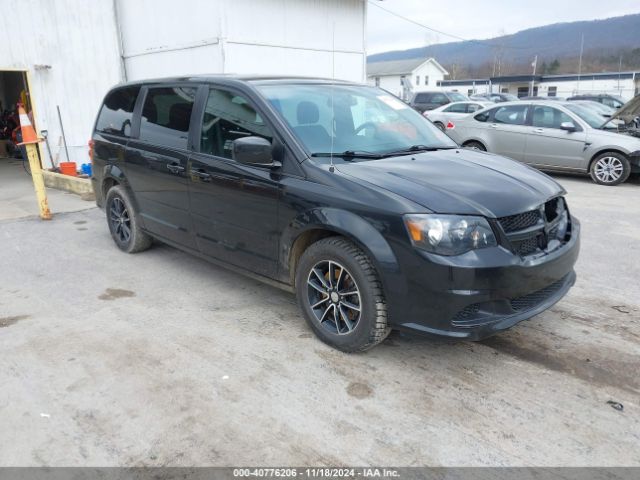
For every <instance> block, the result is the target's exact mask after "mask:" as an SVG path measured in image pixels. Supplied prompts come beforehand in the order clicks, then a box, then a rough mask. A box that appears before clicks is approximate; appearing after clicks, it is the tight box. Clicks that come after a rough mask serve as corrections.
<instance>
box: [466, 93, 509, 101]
mask: <svg viewBox="0 0 640 480" xmlns="http://www.w3.org/2000/svg"><path fill="white" fill-rule="evenodd" d="M469 98H471V100H482V101H489V102H494V103H502V102H515V101H516V100H518V97H516V96H515V95H511V94H510V93H476V94H474V95H471V97H469Z"/></svg>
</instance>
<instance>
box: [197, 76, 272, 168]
mask: <svg viewBox="0 0 640 480" xmlns="http://www.w3.org/2000/svg"><path fill="white" fill-rule="evenodd" d="M251 136H257V137H262V138H265V139H267V140H268V141H270V142H271V141H272V140H273V134H272V133H271V130H270V129H269V127H268V126H267V125H266V124H265V123H264V121H263V120H262V117H260V115H259V114H258V112H256V110H255V109H254V108H253V107H252V106H251V105H250V104H249V102H248V101H247V99H245V98H244V97H243V96H241V95H238V94H236V93H233V92H230V91H227V90H219V89H216V88H212V89H211V90H209V97H208V98H207V104H206V106H205V109H204V117H203V119H202V131H201V134H200V151H201V152H202V153H208V154H209V155H215V156H216V157H223V158H232V146H233V141H234V140H237V139H238V138H243V137H251Z"/></svg>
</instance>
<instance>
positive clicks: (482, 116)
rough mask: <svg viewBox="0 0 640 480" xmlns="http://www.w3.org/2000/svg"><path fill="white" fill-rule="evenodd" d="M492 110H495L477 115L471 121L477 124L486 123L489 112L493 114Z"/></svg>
mask: <svg viewBox="0 0 640 480" xmlns="http://www.w3.org/2000/svg"><path fill="white" fill-rule="evenodd" d="M494 110H495V108H494V109H493V110H487V111H486V112H482V113H479V114H477V115H476V116H475V117H473V119H474V120H475V121H477V122H487V121H488V120H489V117H490V116H491V112H493V111H494Z"/></svg>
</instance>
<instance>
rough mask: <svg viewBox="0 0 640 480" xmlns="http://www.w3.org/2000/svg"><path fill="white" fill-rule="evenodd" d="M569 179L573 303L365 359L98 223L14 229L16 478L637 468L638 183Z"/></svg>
mask: <svg viewBox="0 0 640 480" xmlns="http://www.w3.org/2000/svg"><path fill="white" fill-rule="evenodd" d="M558 180H559V181H560V182H561V183H563V184H564V185H565V186H566V188H567V189H568V190H569V193H570V194H569V197H568V198H569V205H570V207H571V208H572V210H573V212H574V213H575V214H576V215H578V216H579V217H580V218H581V220H582V222H583V248H582V254H581V258H580V261H579V264H578V266H577V271H578V276H579V280H578V283H577V284H576V287H575V288H574V289H573V290H572V291H571V293H570V294H569V295H568V296H567V297H566V299H564V300H563V301H562V302H560V303H559V304H558V305H556V306H555V307H554V308H553V309H551V310H550V311H548V312H546V313H544V314H542V315H540V316H538V317H536V318H535V319H533V320H531V321H528V322H525V323H522V324H520V325H519V326H517V327H516V328H514V329H512V330H511V331H509V332H507V333H505V334H502V335H500V336H498V337H494V338H492V339H489V340H487V341H485V342H483V343H455V342H443V341H437V340H432V339H412V338H406V337H403V336H400V335H397V334H394V335H392V336H391V337H390V338H389V339H388V340H387V341H386V342H385V343H384V344H382V345H381V346H379V347H378V348H376V349H374V350H372V351H370V352H368V353H365V354H359V355H346V354H342V353H340V352H337V351H334V350H331V349H330V348H328V347H326V346H325V345H324V344H322V343H320V342H319V341H317V340H316V339H315V338H314V337H313V336H312V335H311V332H310V330H309V329H308V328H307V327H306V325H305V324H304V322H303V321H302V319H301V317H300V315H299V313H298V310H297V307H296V305H295V304H294V299H293V297H292V296H291V295H289V294H287V293H284V292H281V291H279V290H276V289H273V288H271V287H269V286H265V285H262V284H259V283H256V282H254V281H252V280H248V279H246V278H244V277H241V276H238V275H236V274H234V273H230V272H228V271H226V270H224V269H221V268H218V267H215V266H212V265H209V264H207V263H205V262H202V261H200V260H198V259H196V258H193V257H191V256H188V255H186V254H183V253H181V252H179V251H177V250H174V249H172V248H169V247H166V246H158V247H156V248H154V249H152V250H150V251H148V252H145V253H143V254H139V255H133V256H127V255H125V254H122V253H120V252H119V251H118V250H117V249H116V248H115V247H114V246H113V244H112V242H111V239H110V237H109V235H108V231H107V226H106V223H105V221H104V218H103V212H101V211H100V210H97V209H91V210H85V211H82V212H76V213H68V214H60V215H57V216H56V217H55V218H54V220H53V221H51V222H41V221H39V220H37V219H36V218H25V219H19V220H4V221H0V252H1V253H0V352H1V361H0V385H1V388H0V445H2V448H0V465H3V466H6V465H44V464H47V465H91V466H93V465H100V466H104V465H194V464H199V465H238V464H244V465H246V464H269V465H286V464H291V465H307V464H313V465H320V464H335V465H338V464H352V465H369V464H385V465H397V466H401V465H541V466H550V465H598V466H612V465H636V466H638V465H640V449H639V448H638V445H640V375H638V369H639V366H640V287H639V286H638V272H639V270H640V268H639V267H640V245H639V243H640V242H639V240H640V223H639V222H640V220H639V219H640V182H638V180H635V181H634V182H632V183H631V184H626V185H623V186H621V187H618V188H607V187H599V186H596V185H594V184H592V183H590V182H589V181H588V180H586V179H582V178H572V177H558ZM2 208H4V207H2ZM609 400H613V401H616V402H620V403H622V404H623V405H624V410H623V411H618V410H615V409H614V408H612V407H611V406H610V405H608V404H607V401H609Z"/></svg>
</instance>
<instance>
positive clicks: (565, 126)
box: [560, 122, 578, 132]
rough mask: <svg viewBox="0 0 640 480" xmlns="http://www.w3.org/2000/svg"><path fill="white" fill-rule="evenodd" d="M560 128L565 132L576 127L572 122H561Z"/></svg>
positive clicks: (572, 130) (573, 130) (571, 130)
mask: <svg viewBox="0 0 640 480" xmlns="http://www.w3.org/2000/svg"><path fill="white" fill-rule="evenodd" d="M560 130H564V131H565V132H575V131H577V130H578V128H577V127H576V126H575V125H574V123H573V122H562V123H561V124H560Z"/></svg>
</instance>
